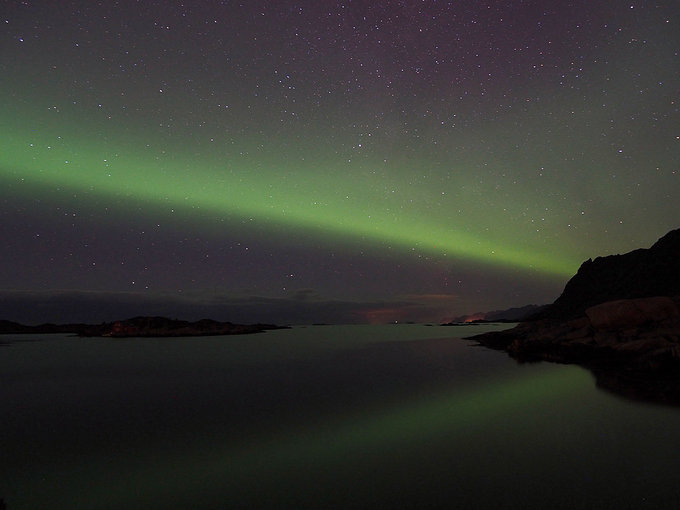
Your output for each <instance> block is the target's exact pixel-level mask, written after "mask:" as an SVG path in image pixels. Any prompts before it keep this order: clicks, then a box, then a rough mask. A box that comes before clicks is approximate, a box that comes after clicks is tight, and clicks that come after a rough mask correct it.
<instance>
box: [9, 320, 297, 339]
mask: <svg viewBox="0 0 680 510" xmlns="http://www.w3.org/2000/svg"><path fill="white" fill-rule="evenodd" d="M286 327H287V326H275V325H273V324H233V323H231V322H218V321H214V320H211V319H202V320H199V321H195V322H189V321H183V320H176V319H167V318H165V317H133V318H131V319H126V320H122V321H115V322H104V323H102V324H41V325H39V326H25V325H23V324H18V323H16V322H10V321H0V334H10V333H13V334H26V333H73V334H76V335H78V336H84V337H112V338H130V337H180V336H216V335H243V334H249V333H260V332H262V331H266V330H270V329H283V328H286Z"/></svg>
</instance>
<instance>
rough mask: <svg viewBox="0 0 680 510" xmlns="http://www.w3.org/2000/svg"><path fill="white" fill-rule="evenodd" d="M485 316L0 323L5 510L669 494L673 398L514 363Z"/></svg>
mask: <svg viewBox="0 0 680 510" xmlns="http://www.w3.org/2000/svg"><path fill="white" fill-rule="evenodd" d="M504 327H508V326H507V325H504V326H493V325H488V326H462V327H438V326H434V327H428V326H424V325H415V324H414V325H385V326H309V327H295V328H293V329H287V330H275V331H267V332H265V333H262V334H256V335H239V336H222V337H197V338H156V339H105V338H77V337H71V336H66V335H3V336H0V344H2V345H0V497H1V498H4V500H5V503H6V505H7V509H8V510H21V509H31V510H33V509H50V508H60V509H61V508H64V509H66V508H68V509H81V508H82V509H92V510H94V509H121V508H135V509H175V508H177V509H183V508H186V509H190V508H191V509H221V508H225V509H227V508H239V509H241V508H291V509H292V508H296V509H300V508H454V509H455V508H461V509H463V508H464V509H476V508H479V509H483V508H493V509H527V508H541V509H547V508H551V509H580V508H583V509H586V508H587V509H647V508H648V509H661V508H680V484H679V483H678V482H680V408H677V407H669V406H662V405H657V404H651V403H641V402H634V401H630V400H626V399H624V398H622V397H619V396H615V395H613V394H610V393H607V392H605V391H602V390H600V389H598V388H597V387H596V386H595V384H594V378H593V376H592V375H591V374H590V372H588V371H587V370H585V369H583V368H580V367H577V366H569V365H557V364H550V363H536V364H523V365H519V364H517V363H516V362H515V361H513V360H512V359H510V358H509V357H508V356H507V355H506V354H504V353H502V352H497V351H492V350H489V349H486V348H484V347H480V346H477V345H475V344H474V342H470V341H467V340H463V339H461V338H460V337H463V336H468V335H471V334H475V333H478V332H482V331H487V330H492V329H502V328H504Z"/></svg>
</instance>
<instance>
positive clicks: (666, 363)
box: [471, 229, 680, 403]
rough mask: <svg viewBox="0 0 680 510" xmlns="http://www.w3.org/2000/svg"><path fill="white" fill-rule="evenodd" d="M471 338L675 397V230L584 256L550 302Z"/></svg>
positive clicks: (679, 334) (614, 386)
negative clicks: (623, 249)
mask: <svg viewBox="0 0 680 510" xmlns="http://www.w3.org/2000/svg"><path fill="white" fill-rule="evenodd" d="M471 339H474V340H476V341H478V342H479V343H480V344H482V345H484V346H487V347H490V348H493V349H502V350H505V351H506V352H508V353H509V354H510V355H511V356H512V357H514V358H515V359H517V360H518V361H521V362H527V361H540V360H547V361H554V362H559V363H577V364H580V365H582V366H585V367H587V368H589V369H591V371H592V372H593V373H594V374H595V376H596V379H597V382H598V384H599V385H600V386H603V387H606V388H608V389H610V390H613V391H617V392H619V393H624V394H626V395H627V396H629V397H639V398H645V399H647V398H653V399H655V400H662V401H673V402H675V403H680V229H677V230H673V231H671V232H669V233H668V234H666V235H665V236H663V237H662V238H661V239H659V240H658V241H657V242H656V243H655V244H654V245H653V246H652V247H651V248H649V249H638V250H634V251H632V252H630V253H626V254H623V255H612V256H607V257H598V258H596V259H595V260H587V261H586V262H584V263H583V264H582V265H581V267H580V268H579V270H578V272H577V273H576V275H575V276H574V277H573V278H571V280H569V282H568V283H567V284H566V286H565V288H564V291H563V293H562V295H561V296H560V297H559V298H558V299H557V300H556V301H555V302H554V303H553V304H552V305H549V306H547V307H546V308H544V309H542V310H541V311H539V312H538V313H537V314H534V315H533V316H530V317H529V318H527V319H526V320H525V321H524V322H522V323H520V324H519V325H518V326H516V327H515V328H513V329H509V330H505V331H500V332H492V333H484V334H481V335H476V336H473V337H471Z"/></svg>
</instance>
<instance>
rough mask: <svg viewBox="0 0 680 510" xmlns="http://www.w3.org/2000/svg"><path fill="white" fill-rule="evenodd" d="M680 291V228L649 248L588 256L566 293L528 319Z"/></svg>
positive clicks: (567, 316) (566, 316)
mask: <svg viewBox="0 0 680 510" xmlns="http://www.w3.org/2000/svg"><path fill="white" fill-rule="evenodd" d="M677 295H680V229H676V230H672V231H670V232H669V233H668V234H666V235H665V236H663V237H662V238H661V239H659V240H658V241H657V242H656V243H654V244H653V245H652V247H651V248H648V249H644V248H641V249H638V250H634V251H631V252H629V253H625V254H623V255H610V256H607V257H597V258H596V259H595V260H591V259H588V260H586V261H585V262H584V263H583V264H582V265H581V267H580V268H579V270H578V272H577V273H576V275H574V276H573V277H572V278H571V280H569V281H568V282H567V284H566V286H565V287H564V291H563V292H562V295H561V296H560V297H559V298H557V299H556V300H555V302H554V303H553V304H552V305H549V306H548V307H547V308H545V309H544V310H542V311H540V312H539V313H537V314H535V315H533V316H530V317H529V318H528V320H538V319H562V320H568V319H573V318H576V317H580V316H582V315H584V313H585V311H586V309H587V308H590V307H591V306H594V305H597V304H600V303H604V302H606V301H613V300H617V299H634V298H641V297H651V296H677Z"/></svg>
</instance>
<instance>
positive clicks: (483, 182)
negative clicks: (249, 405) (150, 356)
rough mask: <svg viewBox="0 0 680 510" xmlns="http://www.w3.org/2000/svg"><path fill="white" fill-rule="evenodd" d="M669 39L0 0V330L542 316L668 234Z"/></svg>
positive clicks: (480, 6)
mask: <svg viewBox="0 0 680 510" xmlns="http://www.w3.org/2000/svg"><path fill="white" fill-rule="evenodd" d="M679 22H680V9H679V8H678V7H677V6H674V5H673V4H672V3H661V2H658V3H655V2H651V1H649V2H648V1H642V2H635V1H629V2H619V1H613V2H605V1H595V2H587V1H580V2H552V3H549V4H547V3H545V2H537V1H526V2H522V1H516V2H438V1H435V0H430V1H399V2H397V1H390V2H369V1H346V2H341V1H324V0H322V1H303V2H293V1H281V2H263V1H248V2H229V1H226V2H209V1H200V0H197V1H192V2H176V1H169V2H157V1H141V2H134V1H131V0H130V1H119V2H91V1H79V2H78V1H73V2H49V1H36V2H19V1H9V2H5V3H4V4H3V8H2V11H1V12H0V27H1V29H0V72H1V73H2V77H3V78H2V80H1V81H0V140H1V142H0V186H2V189H3V193H2V195H1V199H0V225H1V226H0V235H1V236H2V238H3V243H2V248H0V258H1V260H2V261H3V276H2V280H0V299H1V300H2V307H3V308H4V309H5V310H6V314H9V315H8V316H6V317H0V318H7V319H11V320H24V321H29V322H30V321H41V320H52V321H56V320H65V321H66V320H109V319H115V318H120V317H119V316H118V315H119V314H120V313H126V312H128V311H129V312H130V313H132V314H136V313H137V311H138V312H139V313H159V314H169V313H174V314H176V315H178V316H181V317H182V318H192V317H191V316H199V317H197V318H200V316H204V315H205V314H209V315H211V316H213V318H215V319H223V320H234V321H259V320H262V321H280V322H296V321H319V322H322V321H329V322H336V321H339V322H355V321H366V320H367V321H380V322H382V321H391V320H425V321H440V320H446V319H447V318H450V317H452V316H455V315H460V314H462V313H471V312H474V311H478V310H490V309H497V308H508V307H511V306H522V305H525V304H528V303H545V302H550V301H552V300H554V299H555V298H556V297H557V295H559V292H560V291H561V289H562V287H563V285H564V283H565V282H566V280H567V279H568V278H569V277H570V276H571V275H572V274H573V273H574V272H575V271H576V269H577V268H578V267H579V265H580V263H581V262H582V261H583V260H585V259H587V258H589V257H595V256H598V255H607V254H612V253H623V252H627V251H630V250H632V249H635V248H639V247H648V246H649V245H651V244H652V243H653V242H654V241H655V240H656V239H657V238H658V237H660V236H661V235H663V234H664V233H666V232H667V231H669V230H671V229H673V228H677V227H678V218H679V217H680V216H679V215H678V206H677V197H678V196H680V181H679V176H678V171H679V168H678V164H679V163H678V162H679V161H680V113H679V101H680V97H679V95H680V62H679V59H680V56H679V51H680V26H678V25H679ZM41 313H42V315H41ZM22 314H24V315H22ZM60 314H61V315H60ZM69 314H70V315H69ZM67 315H68V316H67Z"/></svg>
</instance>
